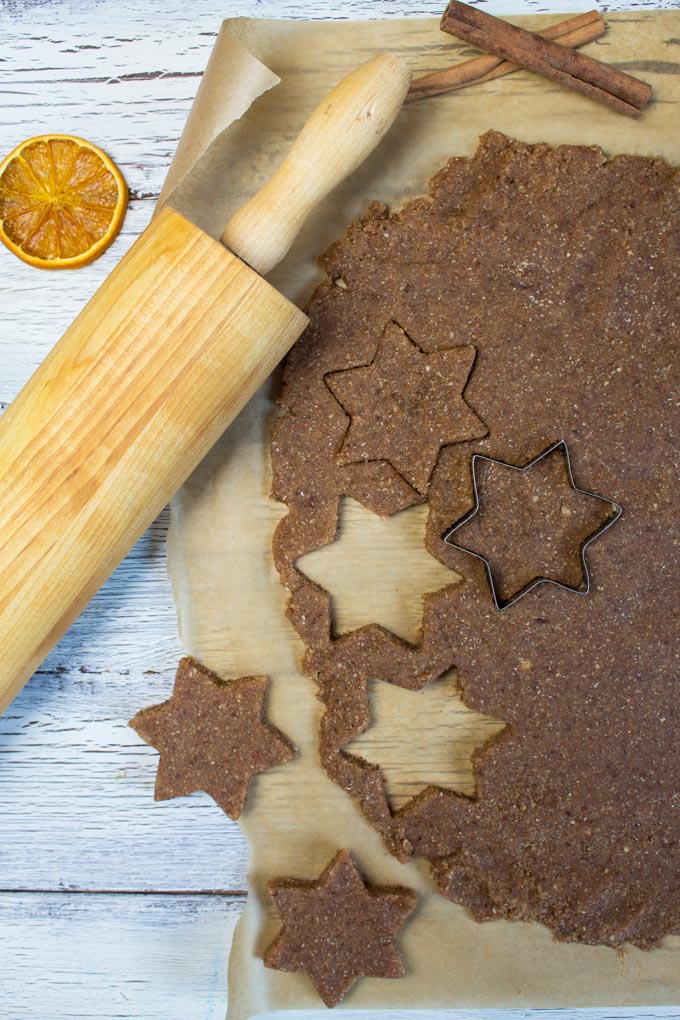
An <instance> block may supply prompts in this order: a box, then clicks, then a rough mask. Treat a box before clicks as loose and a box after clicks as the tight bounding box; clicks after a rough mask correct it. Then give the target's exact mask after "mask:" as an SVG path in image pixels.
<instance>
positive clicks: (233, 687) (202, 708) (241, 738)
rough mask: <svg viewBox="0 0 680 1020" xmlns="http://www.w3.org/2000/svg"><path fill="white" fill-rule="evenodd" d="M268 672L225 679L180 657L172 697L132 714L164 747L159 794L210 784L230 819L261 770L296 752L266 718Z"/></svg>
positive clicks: (180, 793)
mask: <svg viewBox="0 0 680 1020" xmlns="http://www.w3.org/2000/svg"><path fill="white" fill-rule="evenodd" d="M268 686H269V681H268V680H267V678H266V677H264V676H246V677H241V678H240V679H238V680H222V679H221V677H219V676H218V675H217V673H213V672H212V670H210V669H206V667H205V666H202V665H201V664H200V662H197V661H196V660H195V659H192V658H190V657H188V656H187V657H186V658H184V659H182V660H181V661H180V664H179V666H178V668H177V675H176V677H175V687H174V690H173V692H172V697H171V698H170V699H169V700H168V701H164V702H163V703H162V704H160V705H151V706H150V707H149V708H143V709H142V710H141V712H138V713H137V715H136V716H135V717H134V719H131V720H130V726H132V728H133V729H134V730H136V731H137V733H138V734H139V735H140V737H141V738H142V740H145V741H146V742H147V744H151V745H152V746H153V747H155V748H156V749H157V750H158V751H160V755H161V757H160V762H159V765H158V772H157V774H156V789H155V799H156V800H170V799H171V798H172V797H185V796H186V795H187V794H189V793H194V792H195V791H196V790H205V792H206V793H208V794H209V795H210V796H211V797H212V798H213V800H214V801H216V803H217V804H219V806H220V807H221V808H222V810H223V811H225V812H226V813H227V814H228V815H229V817H230V818H238V817H239V815H240V814H241V811H242V810H243V804H244V802H245V799H246V794H247V792H248V784H249V782H250V780H251V778H252V776H253V775H255V773H256V772H263V771H264V770H265V769H270V768H273V767H274V766H275V765H282V764H283V763H284V762H287V761H290V760H291V758H294V757H295V748H294V746H293V745H292V744H291V743H290V741H288V740H287V739H286V738H285V737H284V735H283V734H282V733H281V732H280V731H279V730H277V729H276V727H274V726H272V725H271V724H270V723H268V722H266V721H265V717H264V705H265V698H266V695H267V687H268Z"/></svg>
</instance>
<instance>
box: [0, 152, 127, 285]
mask: <svg viewBox="0 0 680 1020" xmlns="http://www.w3.org/2000/svg"><path fill="white" fill-rule="evenodd" d="M127 201H128V190H127V185H126V184H125V181H124V180H123V175H122V174H121V172H120V170H119V169H118V167H117V166H116V165H115V163H113V162H112V161H111V160H110V159H109V157H108V156H107V155H106V154H105V153H103V152H102V151H101V149H98V148H97V146H96V145H92V144H91V143H90V142H86V141H84V140H83V139H82V138H74V137H73V136H72V135H39V136H38V137H36V138H29V139H28V141H25V142H22V143H21V145H18V146H17V147H16V149H14V151H13V152H10V154H9V156H7V158H6V159H5V160H4V161H3V162H2V163H0V241H2V242H3V244H5V245H7V247H8V248H9V250H10V251H13V252H14V254H15V255H18V256H19V258H20V259H23V260H24V262H28V264H29V265H31V266H38V267H39V268H40V269H75V268H77V267H78V266H86V265H87V264H88V262H92V261H93V260H94V259H96V258H98V257H99V256H100V255H101V253H102V252H103V251H105V250H106V249H107V248H108V246H109V245H110V244H111V242H112V241H113V240H114V238H115V237H116V236H117V234H118V231H119V230H120V228H121V224H122V222H123V217H124V216H125V210H126V207H127Z"/></svg>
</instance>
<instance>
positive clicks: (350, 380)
mask: <svg viewBox="0 0 680 1020" xmlns="http://www.w3.org/2000/svg"><path fill="white" fill-rule="evenodd" d="M476 354H477V352H476V349H475V348H474V347H450V348H448V349H446V350H438V351H433V352H432V353H430V354H425V352H424V351H422V350H421V349H420V348H419V347H418V346H417V345H416V344H415V343H414V342H413V341H412V340H411V339H410V338H409V337H408V336H407V335H406V333H405V332H404V330H403V329H402V328H401V327H400V326H398V325H397V324H396V323H395V322H391V323H389V324H388V325H387V326H386V328H385V331H384V333H383V336H382V338H381V340H380V344H379V346H378V350H377V352H376V355H375V358H374V359H373V361H372V362H371V364H370V365H363V366H359V367H356V368H349V369H345V370H343V371H341V372H331V373H329V374H328V375H326V377H325V380H326V385H327V386H328V388H329V389H330V391H331V393H332V394H333V396H334V397H335V399H336V400H337V401H338V402H339V403H340V405H341V406H342V408H343V410H344V411H345V412H346V414H348V415H349V418H350V424H349V428H348V430H347V433H346V434H345V438H344V440H343V443H342V447H341V449H340V452H339V459H340V461H341V463H343V464H353V463H360V462H362V461H374V460H386V461H388V462H389V463H390V464H391V465H392V467H393V468H394V469H395V470H396V471H398V472H399V474H400V475H402V477H403V478H405V479H406V481H407V482H408V483H409V485H412V486H413V487H414V489H417V491H418V492H421V493H425V492H426V491H427V487H428V484H429V481H430V478H431V476H432V472H433V470H434V466H435V464H436V462H437V457H438V455H439V451H440V449H441V448H442V446H447V445H450V444H452V443H462V442H465V441H468V440H472V439H480V438H482V437H483V436H485V435H486V434H487V428H486V426H485V425H484V422H482V421H481V420H480V419H479V418H478V417H477V415H476V414H475V412H474V411H473V410H472V408H471V407H470V406H469V405H468V404H467V403H466V402H465V400H464V398H463V391H464V390H465V387H466V385H467V381H468V377H469V375H470V372H471V371H472V366H473V365H474V361H475V357H476Z"/></svg>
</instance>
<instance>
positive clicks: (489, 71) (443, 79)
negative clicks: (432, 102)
mask: <svg viewBox="0 0 680 1020" xmlns="http://www.w3.org/2000/svg"><path fill="white" fill-rule="evenodd" d="M605 30H606V27H605V23H604V20H603V18H602V15H601V14H600V12H599V11H588V12H587V13H586V14H576V15H574V17H572V18H567V19H566V21H560V22H558V23H557V24H556V25H548V26H547V27H546V28H542V29H541V31H540V32H539V33H538V34H539V35H540V36H542V37H543V38H544V39H559V40H560V43H561V44H562V45H563V46H571V47H572V48H573V47H576V46H585V44H586V43H589V42H593V40H594V39H599V38H600V37H601V36H603V35H604V33H605ZM519 70H520V66H519V64H513V63H512V62H511V61H509V60H503V58H502V57H497V56H495V55H494V54H493V53H485V54H484V55H483V56H481V57H473V58H472V60H465V61H463V62H462V63H460V64H454V65H453V67H445V68H442V69H441V70H439V71H433V72H432V73H431V74H425V75H422V77H420V78H414V80H413V81H412V82H411V87H410V89H409V91H408V94H407V96H406V102H407V103H412V102H413V101H414V100H416V99H427V98H428V97H429V96H438V95H440V94H441V93H443V92H453V91H454V90H455V89H462V88H464V87H465V86H466V85H479V84H481V83H482V82H485V81H493V80H494V79H495V78H501V77H502V76H503V75H505V74H512V73H513V71H519Z"/></svg>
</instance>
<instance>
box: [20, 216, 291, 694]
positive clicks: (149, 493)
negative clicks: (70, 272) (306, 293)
mask: <svg viewBox="0 0 680 1020" xmlns="http://www.w3.org/2000/svg"><path fill="white" fill-rule="evenodd" d="M305 322H306V319H305V316H304V315H303V314H302V313H301V312H300V311H299V310H298V309H297V308H295V306H294V305H292V304H290V302H288V301H287V300H286V299H285V298H283V297H282V296H281V295H280V294H278V293H277V292H276V291H275V290H274V289H273V288H272V287H270V286H269V285H268V284H267V283H265V282H264V281H263V280H262V279H261V278H260V277H258V276H257V274H256V273H254V272H253V271H252V270H251V269H249V268H248V266H246V265H245V264H244V263H243V262H241V261H240V260H239V259H237V258H236V257H235V256H234V255H232V254H231V253H230V252H228V251H227V250H226V249H225V248H223V247H222V246H221V245H220V244H218V243H217V242H216V241H213V240H212V239H211V238H210V237H208V236H207V235H206V234H204V233H203V232H202V231H200V230H198V229H197V228H196V227H194V226H193V225H192V224H190V223H189V222H188V221H187V220H185V219H184V218H183V217H182V216H180V215H179V214H178V213H176V212H174V211H173V210H171V209H166V210H164V211H163V212H162V213H161V214H160V215H159V217H158V218H157V219H156V221H155V223H154V226H153V228H152V229H150V230H149V231H146V232H145V233H144V234H143V235H142V237H141V238H140V239H139V241H138V242H137V243H136V244H135V245H134V247H133V248H132V249H131V251H130V252H129V253H128V254H127V255H126V256H125V258H124V259H123V261H122V262H121V264H120V266H119V269H118V271H117V272H116V274H115V275H114V276H113V277H112V278H110V279H109V280H108V281H107V283H106V284H105V285H104V286H103V287H102V288H101V290H99V291H98V292H97V294H96V295H95V296H94V298H93V299H92V300H91V301H90V303H89V304H88V305H87V306H86V307H85V309H84V310H83V312H82V313H81V314H80V315H79V316H78V318H77V319H76V321H75V322H74V323H73V325H72V326H71V327H70V329H69V330H67V332H66V333H65V334H64V337H63V338H62V339H61V341H60V342H59V343H58V344H57V346H56V347H55V348H54V350H53V351H52V353H51V354H50V355H49V357H48V358H47V360H46V361H45V362H44V363H43V364H42V365H41V367H40V368H39V369H38V371H37V372H36V373H35V375H34V376H33V377H32V379H30V380H29V382H28V383H27V384H26V386H25V387H24V389H23V390H22V392H21V393H20V394H19V396H18V397H17V399H16V400H15V402H14V403H13V404H12V405H11V406H10V407H9V408H8V409H7V411H6V412H5V414H4V415H3V417H2V419H0V449H1V451H2V452H1V455H2V463H1V464H0V631H1V632H2V635H3V657H2V661H1V662H0V710H2V709H3V708H4V707H5V706H6V705H7V704H8V703H9V702H10V701H11V700H12V698H13V697H14V695H15V694H16V693H17V691H18V690H19V689H20V687H21V686H22V684H23V683H24V682H25V681H26V680H27V679H28V677H29V676H30V675H31V673H32V672H33V671H34V670H35V669H36V668H37V666H38V665H39V663H40V662H41V661H42V659H43V658H44V657H45V655H46V654H47V652H48V651H49V649H50V648H51V647H52V645H53V644H54V642H55V641H56V639H57V638H58V637H59V636H60V635H61V633H63V631H64V629H65V627H66V626H67V625H68V624H69V623H70V622H71V621H73V620H74V619H75V617H76V616H77V615H78V613H79V612H80V610H81V609H82V608H83V607H84V606H85V604H86V603H87V602H88V601H89V600H90V598H91V597H92V596H93V595H94V593H95V592H96V591H97V589H98V588H99V587H100V585H101V584H102V583H103V581H104V580H105V579H106V577H107V576H108V575H109V574H110V573H111V571H112V570H113V569H114V567H115V566H116V564H117V563H118V562H119V561H120V560H121V559H122V557H123V556H124V554H125V553H126V552H127V550H128V548H129V546H130V544H131V542H132V539H133V537H135V538H136V537H139V535H141V534H142V532H143V531H144V530H145V528H147V527H148V526H149V524H150V523H151V521H152V520H153V518H154V516H155V515H156V513H157V512H158V509H159V507H160V506H162V505H163V504H164V503H165V502H167V500H168V499H169V498H170V496H171V495H172V494H173V493H174V492H175V491H176V490H177V489H178V488H179V486H180V485H181V483H182V482H183V481H184V479H185V478H186V477H187V475H188V474H189V473H190V472H191V470H192V469H193V468H194V467H195V466H196V464H197V463H198V462H199V461H200V460H201V459H202V457H203V456H204V455H205V454H206V453H207V451H208V450H209V449H210V447H211V446H212V445H213V443H214V442H215V440H216V439H217V438H218V437H219V435H220V434H221V433H222V432H223V431H224V429H225V428H226V426H227V424H228V423H229V422H230V421H231V420H232V418H233V417H234V416H235V415H236V414H237V413H238V411H239V410H240V408H241V407H242V406H243V404H244V403H245V402H246V400H247V398H248V396H249V395H250V394H251V393H252V392H254V390H255V389H256V388H257V387H258V386H259V385H260V383H261V382H262V381H263V380H264V379H265V378H266V376H267V375H268V374H269V372H270V371H271V369H272V367H273V365H275V364H276V363H277V362H278V361H279V360H280V359H281V358H282V357H283V355H284V353H285V352H286V351H287V350H288V348H289V347H290V345H291V344H292V343H293V341H294V340H295V339H296V337H297V336H299V334H300V332H301V331H302V329H303V328H304V324H305ZM189 327H190V329H191V333H190V337H191V342H187V337H188V329H189Z"/></svg>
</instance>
